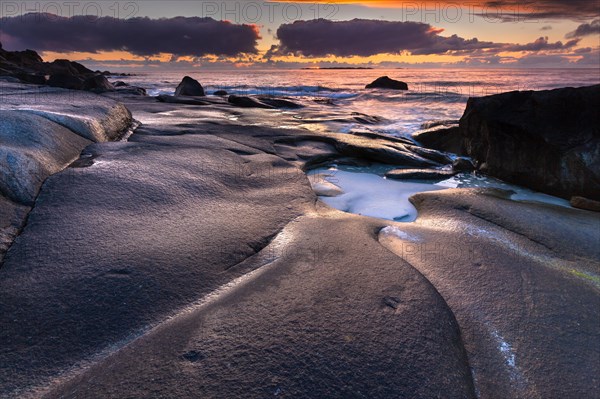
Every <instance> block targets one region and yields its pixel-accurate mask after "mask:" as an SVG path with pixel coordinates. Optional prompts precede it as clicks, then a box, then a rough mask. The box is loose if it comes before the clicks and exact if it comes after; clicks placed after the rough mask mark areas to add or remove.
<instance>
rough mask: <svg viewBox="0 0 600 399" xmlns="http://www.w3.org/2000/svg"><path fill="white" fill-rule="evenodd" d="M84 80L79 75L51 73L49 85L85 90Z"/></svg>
mask: <svg viewBox="0 0 600 399" xmlns="http://www.w3.org/2000/svg"><path fill="white" fill-rule="evenodd" d="M83 83H84V80H83V79H82V78H80V77H79V76H75V75H70V74H66V73H59V74H56V75H51V76H50V79H48V85H49V86H52V87H62V88H63V89H71V90H83Z"/></svg>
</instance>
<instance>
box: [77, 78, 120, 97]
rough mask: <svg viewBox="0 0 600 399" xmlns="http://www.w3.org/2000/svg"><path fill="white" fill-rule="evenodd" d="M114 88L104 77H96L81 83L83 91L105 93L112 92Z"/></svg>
mask: <svg viewBox="0 0 600 399" xmlns="http://www.w3.org/2000/svg"><path fill="white" fill-rule="evenodd" d="M114 89H115V88H114V86H113V85H112V84H111V83H110V82H109V81H108V79H106V76H104V75H96V76H92V77H89V78H87V79H86V80H85V82H83V90H88V91H93V92H95V93H102V92H105V91H113V90H114Z"/></svg>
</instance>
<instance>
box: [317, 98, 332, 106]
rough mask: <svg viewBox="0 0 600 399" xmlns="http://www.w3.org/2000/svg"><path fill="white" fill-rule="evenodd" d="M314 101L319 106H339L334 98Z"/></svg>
mask: <svg viewBox="0 0 600 399" xmlns="http://www.w3.org/2000/svg"><path fill="white" fill-rule="evenodd" d="M313 101H314V102H316V103H317V104H322V105H329V106H332V107H333V106H336V105H337V104H336V103H335V101H334V100H333V98H315V99H314V100H313Z"/></svg>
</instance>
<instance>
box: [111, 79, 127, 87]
mask: <svg viewBox="0 0 600 399" xmlns="http://www.w3.org/2000/svg"><path fill="white" fill-rule="evenodd" d="M113 86H114V87H125V86H129V85H128V84H127V83H125V82H123V81H122V80H118V81H116V82H115V83H113Z"/></svg>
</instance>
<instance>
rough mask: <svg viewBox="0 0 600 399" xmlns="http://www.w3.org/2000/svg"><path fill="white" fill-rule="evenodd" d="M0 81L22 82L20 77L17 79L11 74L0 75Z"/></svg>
mask: <svg viewBox="0 0 600 399" xmlns="http://www.w3.org/2000/svg"><path fill="white" fill-rule="evenodd" d="M0 81H1V82H7V83H22V82H21V80H20V79H17V78H15V77H13V76H0Z"/></svg>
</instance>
